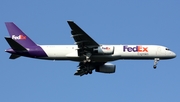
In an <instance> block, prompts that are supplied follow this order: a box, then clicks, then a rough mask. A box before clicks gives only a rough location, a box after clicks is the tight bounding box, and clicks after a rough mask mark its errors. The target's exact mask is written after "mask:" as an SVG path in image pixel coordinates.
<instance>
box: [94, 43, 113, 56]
mask: <svg viewBox="0 0 180 102" xmlns="http://www.w3.org/2000/svg"><path fill="white" fill-rule="evenodd" d="M94 52H95V53H98V54H107V55H110V54H113V53H114V46H106V45H102V46H99V47H98V48H95V49H94Z"/></svg>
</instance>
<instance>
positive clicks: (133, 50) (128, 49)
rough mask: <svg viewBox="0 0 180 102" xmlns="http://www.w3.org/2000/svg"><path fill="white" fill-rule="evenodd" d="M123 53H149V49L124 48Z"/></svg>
mask: <svg viewBox="0 0 180 102" xmlns="http://www.w3.org/2000/svg"><path fill="white" fill-rule="evenodd" d="M123 51H124V52H126V51H128V52H148V47H142V46H135V47H128V46H123Z"/></svg>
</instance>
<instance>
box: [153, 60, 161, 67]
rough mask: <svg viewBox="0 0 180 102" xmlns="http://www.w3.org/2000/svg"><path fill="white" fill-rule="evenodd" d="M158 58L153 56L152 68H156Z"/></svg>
mask: <svg viewBox="0 0 180 102" xmlns="http://www.w3.org/2000/svg"><path fill="white" fill-rule="evenodd" d="M159 60H160V59H159V58H154V65H153V68H154V69H156V67H157V64H158V61H159Z"/></svg>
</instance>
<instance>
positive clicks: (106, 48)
mask: <svg viewBox="0 0 180 102" xmlns="http://www.w3.org/2000/svg"><path fill="white" fill-rule="evenodd" d="M102 49H104V50H110V48H109V47H102Z"/></svg>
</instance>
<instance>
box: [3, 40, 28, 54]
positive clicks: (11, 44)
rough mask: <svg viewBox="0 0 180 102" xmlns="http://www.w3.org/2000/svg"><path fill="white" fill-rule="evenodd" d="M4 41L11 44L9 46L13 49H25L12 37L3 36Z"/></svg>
mask: <svg viewBox="0 0 180 102" xmlns="http://www.w3.org/2000/svg"><path fill="white" fill-rule="evenodd" d="M5 39H6V41H7V42H8V44H9V45H10V46H11V48H12V49H13V50H15V51H16V50H19V51H23V50H26V49H25V48H24V47H23V46H22V45H20V44H19V43H17V42H16V41H15V40H13V39H12V38H9V37H5Z"/></svg>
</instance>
